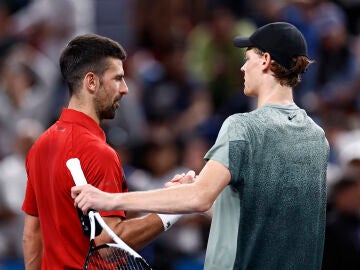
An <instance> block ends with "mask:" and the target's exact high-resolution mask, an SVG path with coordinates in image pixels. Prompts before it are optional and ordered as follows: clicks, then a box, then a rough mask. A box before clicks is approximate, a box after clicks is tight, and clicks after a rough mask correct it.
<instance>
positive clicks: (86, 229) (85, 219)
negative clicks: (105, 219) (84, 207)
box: [77, 208, 102, 237]
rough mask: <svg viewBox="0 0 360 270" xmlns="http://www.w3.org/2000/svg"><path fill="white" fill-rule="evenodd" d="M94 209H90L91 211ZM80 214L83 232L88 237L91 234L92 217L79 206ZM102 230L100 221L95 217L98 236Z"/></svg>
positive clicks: (96, 234)
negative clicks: (85, 213)
mask: <svg viewBox="0 0 360 270" xmlns="http://www.w3.org/2000/svg"><path fill="white" fill-rule="evenodd" d="M90 211H92V210H89V212H90ZM77 212H78V216H79V219H80V223H81V228H82V232H83V234H84V235H85V236H86V237H90V235H91V225H90V218H89V216H88V215H84V213H83V212H82V211H81V209H80V208H77ZM101 232H102V228H101V226H100V224H99V222H98V221H97V220H96V219H95V236H98V235H99V234H100V233H101Z"/></svg>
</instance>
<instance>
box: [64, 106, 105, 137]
mask: <svg viewBox="0 0 360 270" xmlns="http://www.w3.org/2000/svg"><path fill="white" fill-rule="evenodd" d="M59 121H62V122H68V123H73V124H77V125H80V126H82V127H85V128H86V129H88V130H89V131H90V132H91V133H93V134H94V135H95V136H97V137H99V138H100V139H102V140H103V141H106V136H105V132H104V131H103V130H102V129H101V127H100V126H99V125H98V124H97V123H96V122H95V121H94V119H92V118H91V117H90V116H88V115H86V114H85V113H82V112H79V111H76V110H73V109H68V108H63V109H62V112H61V115H60V118H59Z"/></svg>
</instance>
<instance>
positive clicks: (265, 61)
mask: <svg viewBox="0 0 360 270" xmlns="http://www.w3.org/2000/svg"><path fill="white" fill-rule="evenodd" d="M262 61H263V62H262V67H263V70H267V69H270V67H271V61H272V59H271V56H270V54H269V53H268V52H266V53H264V55H263V59H262Z"/></svg>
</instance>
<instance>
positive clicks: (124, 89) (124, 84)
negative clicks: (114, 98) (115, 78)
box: [120, 78, 129, 95]
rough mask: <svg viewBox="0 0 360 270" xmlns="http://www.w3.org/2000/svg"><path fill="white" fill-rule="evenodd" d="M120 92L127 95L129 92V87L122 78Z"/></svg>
mask: <svg viewBox="0 0 360 270" xmlns="http://www.w3.org/2000/svg"><path fill="white" fill-rule="evenodd" d="M120 93H121V94H122V95H126V94H128V93H129V88H128V87H127V85H126V82H125V79H124V78H123V79H122V82H121V86H120Z"/></svg>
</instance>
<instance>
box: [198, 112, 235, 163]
mask: <svg viewBox="0 0 360 270" xmlns="http://www.w3.org/2000/svg"><path fill="white" fill-rule="evenodd" d="M229 126H230V119H229V118H227V119H226V120H225V121H224V123H223V124H222V126H221V129H220V131H219V134H218V136H217V138H216V141H215V144H214V145H213V146H212V147H211V148H210V150H209V151H208V152H207V153H206V154H205V157H204V159H205V160H210V159H211V160H216V161H218V162H220V163H221V164H223V165H224V166H225V167H226V168H229Z"/></svg>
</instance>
